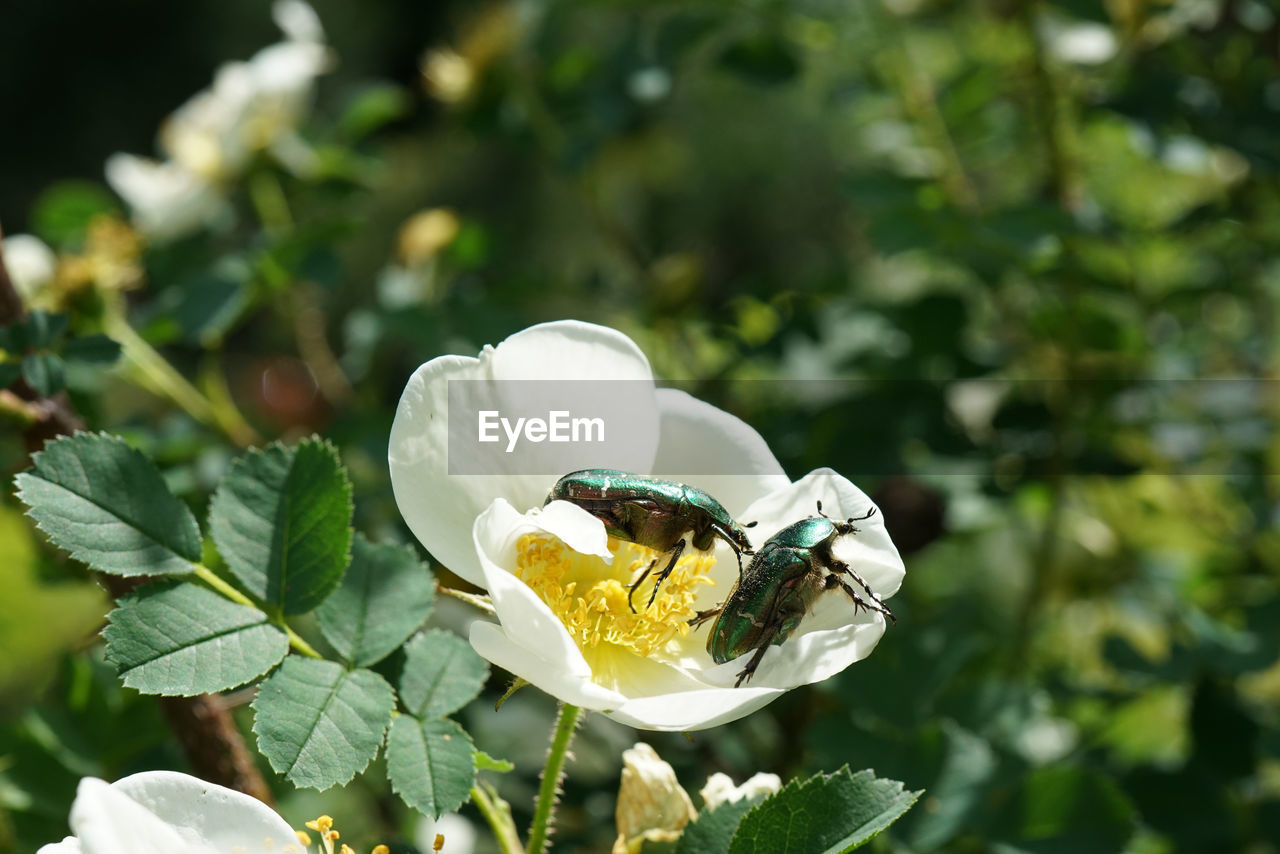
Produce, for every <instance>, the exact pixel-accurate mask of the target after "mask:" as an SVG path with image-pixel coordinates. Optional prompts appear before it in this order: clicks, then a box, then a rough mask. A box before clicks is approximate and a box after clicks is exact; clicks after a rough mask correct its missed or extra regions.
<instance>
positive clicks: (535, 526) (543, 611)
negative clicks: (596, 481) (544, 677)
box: [472, 498, 604, 696]
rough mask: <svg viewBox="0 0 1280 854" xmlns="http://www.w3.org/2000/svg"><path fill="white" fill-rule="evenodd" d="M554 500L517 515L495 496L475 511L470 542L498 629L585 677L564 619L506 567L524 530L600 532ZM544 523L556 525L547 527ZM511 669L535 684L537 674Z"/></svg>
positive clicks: (594, 522) (574, 535)
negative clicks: (544, 509)
mask: <svg viewBox="0 0 1280 854" xmlns="http://www.w3.org/2000/svg"><path fill="white" fill-rule="evenodd" d="M554 504H558V505H560V509H559V510H558V511H557V512H553V513H546V514H542V513H529V514H526V515H522V514H520V513H518V512H516V509H515V508H514V507H512V506H511V505H510V504H509V503H508V502H507V501H506V500H504V499H501V498H499V499H498V500H497V501H495V502H494V503H493V504H492V505H491V506H490V507H489V508H487V509H486V510H485V512H484V513H482V514H480V516H479V517H478V518H477V519H476V521H475V526H474V527H475V536H474V543H475V551H476V552H477V553H478V555H479V557H480V566H481V571H482V573H483V577H482V582H481V583H482V584H484V586H485V588H486V589H487V590H488V591H489V596H490V597H491V598H492V599H493V607H494V610H496V611H497V612H498V619H499V620H501V621H502V629H503V631H504V632H505V633H506V634H507V635H508V636H509V637H511V638H515V639H518V640H519V642H520V643H521V644H522V645H524V646H527V647H529V648H530V649H532V650H534V655H535V657H536V658H538V659H539V660H543V661H547V662H553V663H554V665H553V666H554V667H555V668H556V669H559V670H563V671H565V672H566V673H568V674H570V675H571V676H572V677H573V678H575V679H590V678H591V668H590V666H588V665H587V662H586V659H584V658H583V657H582V652H581V651H580V650H579V649H578V645H577V644H575V643H574V642H573V638H571V637H570V636H569V633H568V631H566V630H565V628H564V624H563V623H561V622H560V620H559V619H557V618H556V616H555V614H553V613H552V612H551V609H550V608H548V607H547V605H546V603H545V602H543V601H542V599H541V598H539V596H538V594H536V593H534V592H533V590H531V589H530V588H529V586H528V585H527V584H525V583H524V582H523V581H521V580H520V579H518V578H516V577H515V576H514V575H512V574H511V572H510V570H509V568H514V567H515V566H516V544H517V541H518V540H519V539H520V537H521V536H522V535H523V534H527V533H530V532H534V531H544V532H547V533H556V532H560V533H564V534H565V535H566V536H568V537H570V538H571V539H574V540H585V539H588V536H587V535H586V534H585V532H578V531H569V530H566V528H570V527H574V526H575V525H576V526H579V527H582V528H587V527H590V526H595V527H596V528H598V529H599V531H600V533H603V532H604V526H603V525H602V524H601V523H600V521H599V520H598V519H596V518H594V517H592V516H591V515H590V514H588V513H587V512H586V511H585V510H582V509H581V508H579V507H576V506H574V505H572V504H569V503H567V502H563V501H561V502H554V503H553V506H554ZM543 517H545V518H543ZM544 524H546V525H548V526H550V527H551V528H554V529H555V530H554V531H548V530H547V527H544ZM557 535H558V534H557ZM477 628H480V627H479V626H473V627H472V637H473V638H474V637H475V631H476V629H477ZM473 643H474V641H473ZM481 655H484V653H483V652H482V653H481ZM486 657H487V656H486ZM490 660H492V659H490ZM495 663H498V662H495ZM504 666H505V665H504ZM507 669H510V668H507ZM512 672H514V673H516V675H517V676H523V677H524V678H525V679H529V681H530V682H534V684H537V682H536V680H534V679H532V678H530V677H529V676H528V675H526V674H525V673H521V672H516V671H512ZM557 696H558V695H557Z"/></svg>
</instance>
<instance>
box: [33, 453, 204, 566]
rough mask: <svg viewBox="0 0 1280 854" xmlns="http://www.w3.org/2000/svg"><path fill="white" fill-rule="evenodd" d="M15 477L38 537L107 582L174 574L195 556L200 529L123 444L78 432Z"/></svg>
mask: <svg viewBox="0 0 1280 854" xmlns="http://www.w3.org/2000/svg"><path fill="white" fill-rule="evenodd" d="M33 462H34V463H35V465H34V466H33V467H32V469H31V470H30V471H28V472H24V473H22V474H20V475H18V477H17V483H18V497H19V498H21V499H22V500H23V501H24V502H26V504H27V506H28V507H29V508H31V509H30V515H31V517H32V518H33V519H35V521H36V524H37V525H38V526H39V527H40V530H42V531H44V532H45V533H46V534H48V535H49V539H51V540H53V542H54V544H55V545H57V546H59V547H61V548H64V549H66V550H67V551H69V552H70V553H71V556H72V557H74V558H75V559H76V560H80V561H84V562H85V563H87V564H89V566H91V567H93V568H94V569H96V570H98V571H99V572H106V573H110V574H112V575H126V576H131V575H177V574H182V573H187V572H191V571H192V569H193V567H192V564H193V563H197V562H199V560H200V557H201V545H200V529H199V528H197V527H196V520H195V518H194V517H192V515H191V511H190V510H188V509H187V506H186V505H185V504H183V503H182V502H181V501H179V500H178V499H177V498H175V497H174V495H173V493H171V492H169V489H168V487H166V486H165V484H164V479H163V478H162V477H161V476H160V472H159V471H157V470H156V467H155V466H154V465H153V464H152V463H151V461H150V460H148V459H147V458H146V457H144V456H143V455H142V454H141V453H139V452H138V451H136V450H134V449H133V448H130V447H129V446H128V445H126V444H125V443H124V440H122V439H119V438H117V437H115V436H108V435H106V434H103V433H77V434H76V435H74V436H71V437H68V438H63V439H58V440H56V441H54V442H50V443H49V444H47V445H45V447H44V450H43V451H41V452H40V453H38V454H36V455H35V457H33Z"/></svg>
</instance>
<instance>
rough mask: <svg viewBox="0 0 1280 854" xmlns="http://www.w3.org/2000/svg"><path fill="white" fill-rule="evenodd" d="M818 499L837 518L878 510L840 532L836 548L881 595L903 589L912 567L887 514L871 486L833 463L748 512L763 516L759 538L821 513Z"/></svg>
mask: <svg viewBox="0 0 1280 854" xmlns="http://www.w3.org/2000/svg"><path fill="white" fill-rule="evenodd" d="M818 501H821V502H822V512H824V513H826V514H827V515H828V516H830V517H831V518H832V519H848V518H854V519H861V517H862V516H865V515H866V513H867V511H868V510H872V509H875V510H876V512H875V513H874V514H873V515H872V516H870V517H869V518H867V519H861V521H859V522H857V523H856V524H857V527H858V533H856V534H851V535H849V536H847V537H842V538H840V539H839V540H838V541H837V542H836V545H835V549H834V552H835V555H836V557H838V558H840V559H841V560H844V561H845V562H847V563H848V564H849V565H850V566H851V567H852V568H853V570H854V572H857V573H858V574H859V575H861V576H862V578H863V579H864V580H865V581H866V582H867V583H868V584H870V585H871V587H872V589H874V590H875V591H876V592H877V593H879V594H880V596H881V597H888V596H892V595H893V594H894V593H896V592H898V587H900V586H901V584H902V578H903V576H904V575H905V574H906V567H905V566H903V564H902V558H901V557H900V556H899V555H898V548H897V546H895V545H894V544H893V540H892V539H891V538H890V537H889V532H888V531H887V530H886V529H885V526H884V518H883V516H882V515H881V513H880V512H879V509H878V508H876V506H875V503H874V502H872V500H871V499H870V498H868V497H867V494H866V493H865V492H863V491H862V490H861V489H859V488H858V487H856V486H854V485H853V484H852V483H850V482H849V481H848V480H847V479H845V478H844V477H843V476H841V475H839V474H837V473H836V472H834V471H832V470H831V469H825V468H824V469H816V470H815V471H811V472H809V474H807V475H805V476H804V477H803V478H801V479H800V480H798V481H796V482H795V483H794V484H792V485H790V486H788V487H787V488H786V489H782V490H778V491H777V492H774V493H772V494H770V495H768V496H766V497H764V498H762V499H760V500H759V501H757V502H755V503H753V504H752V505H751V506H750V507H749V508H747V510H746V512H745V513H744V514H743V515H744V517H746V518H749V519H759V520H760V524H759V526H758V528H757V531H759V534H753V539H756V540H759V539H760V538H761V537H763V538H764V539H768V537H771V536H773V534H775V533H777V532H778V531H779V530H781V529H782V528H784V527H786V526H787V525H790V524H791V523H793V522H798V521H800V520H801V519H805V518H807V517H809V516H814V515H816V514H817V512H818V510H817V502H818Z"/></svg>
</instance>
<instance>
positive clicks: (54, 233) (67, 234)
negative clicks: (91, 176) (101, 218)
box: [30, 181, 119, 246]
mask: <svg viewBox="0 0 1280 854" xmlns="http://www.w3.org/2000/svg"><path fill="white" fill-rule="evenodd" d="M118 209H119V205H118V204H117V203H116V200H115V198H113V197H112V195H111V194H110V193H108V192H107V191H106V190H105V189H104V188H103V187H102V186H100V185H98V184H94V183H92V182H90V181H62V182H61V183H58V184H55V185H53V186H52V187H50V188H49V189H47V190H45V191H44V192H43V193H41V194H40V197H39V198H37V199H36V202H35V204H34V205H33V206H32V210H31V217H30V220H31V230H32V231H34V232H35V233H36V234H37V235H39V236H40V237H42V238H44V239H45V240H46V241H48V242H49V243H51V244H53V245H54V246H65V245H66V244H69V243H74V242H76V241H78V240H80V239H81V238H82V237H83V236H84V232H85V229H86V228H88V226H89V220H91V219H93V217H94V216H96V215H97V214H100V213H107V212H111V211H116V210H118Z"/></svg>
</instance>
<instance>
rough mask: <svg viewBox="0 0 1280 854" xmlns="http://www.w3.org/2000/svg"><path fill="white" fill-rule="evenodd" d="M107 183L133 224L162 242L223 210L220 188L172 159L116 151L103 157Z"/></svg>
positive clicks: (148, 235)
mask: <svg viewBox="0 0 1280 854" xmlns="http://www.w3.org/2000/svg"><path fill="white" fill-rule="evenodd" d="M106 176H107V183H108V184H110V185H111V188H112V189H113V190H115V191H116V193H118V194H119V196H120V198H122V199H124V201H125V204H127V205H128V206H129V209H130V210H131V211H132V212H133V224H134V226H136V227H137V229H138V230H139V231H140V232H142V233H143V234H145V235H146V236H147V237H149V238H151V239H152V240H156V241H159V242H164V241H166V240H171V239H173V238H176V237H181V236H183V235H185V234H190V233H191V232H193V231H195V230H197V229H199V228H201V227H203V226H206V225H208V224H210V223H212V222H214V221H215V220H217V219H218V218H219V217H221V216H222V215H224V214H225V213H226V211H227V201H226V199H225V198H224V197H223V195H222V192H221V190H219V188H218V187H217V186H216V185H215V184H212V183H210V182H209V181H207V180H205V179H204V178H203V177H201V176H200V175H197V174H196V173H195V172H191V171H190V170H188V169H186V168H185V167H183V166H182V165H180V164H178V163H175V162H174V161H172V160H168V161H163V162H162V161H159V160H150V159H148V158H145V157H135V156H134V155H132V154H124V153H121V152H117V153H115V154H113V155H111V156H110V157H109V158H107V166H106Z"/></svg>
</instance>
